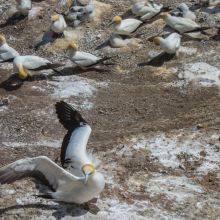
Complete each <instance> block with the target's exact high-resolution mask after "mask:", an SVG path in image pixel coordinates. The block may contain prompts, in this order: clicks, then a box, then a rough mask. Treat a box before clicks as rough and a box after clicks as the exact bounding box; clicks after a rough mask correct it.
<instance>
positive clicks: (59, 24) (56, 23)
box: [50, 14, 67, 34]
mask: <svg viewBox="0 0 220 220" xmlns="http://www.w3.org/2000/svg"><path fill="white" fill-rule="evenodd" d="M51 20H52V24H51V27H50V29H51V30H52V31H53V32H54V33H56V34H61V33H63V31H64V30H65V29H66V28H67V24H66V21H65V19H64V17H63V15H59V14H55V15H52V16H51Z"/></svg>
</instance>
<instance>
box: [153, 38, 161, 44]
mask: <svg viewBox="0 0 220 220" xmlns="http://www.w3.org/2000/svg"><path fill="white" fill-rule="evenodd" d="M160 41H161V37H155V38H154V43H155V44H156V45H160Z"/></svg>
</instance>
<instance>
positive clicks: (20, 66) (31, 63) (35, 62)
mask: <svg viewBox="0 0 220 220" xmlns="http://www.w3.org/2000/svg"><path fill="white" fill-rule="evenodd" d="M13 64H14V70H15V71H16V72H17V73H18V76H19V78H21V79H26V78H27V77H28V75H31V74H30V71H31V70H43V69H52V70H54V71H56V70H55V69H54V68H57V67H59V66H61V65H60V64H53V63H52V62H50V61H49V60H47V59H45V58H41V57H38V56H31V55H27V56H17V57H15V59H14V61H13ZM56 72H57V71H56Z"/></svg>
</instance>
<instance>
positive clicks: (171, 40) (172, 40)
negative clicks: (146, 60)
mask: <svg viewBox="0 0 220 220" xmlns="http://www.w3.org/2000/svg"><path fill="white" fill-rule="evenodd" d="M154 42H155V44H156V45H160V47H161V49H163V50H164V52H166V53H168V54H175V53H178V50H179V48H180V43H181V35H180V34H178V33H172V34H170V35H169V36H168V37H167V38H165V39H164V38H162V37H155V38H154ZM177 55H178V54H177Z"/></svg>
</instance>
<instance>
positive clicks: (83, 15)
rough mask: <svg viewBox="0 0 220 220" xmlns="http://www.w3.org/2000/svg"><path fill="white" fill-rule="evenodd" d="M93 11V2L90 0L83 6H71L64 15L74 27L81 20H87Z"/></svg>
mask: <svg viewBox="0 0 220 220" xmlns="http://www.w3.org/2000/svg"><path fill="white" fill-rule="evenodd" d="M93 12H94V3H93V0H90V1H89V3H88V4H87V5H85V6H78V5H76V6H73V7H71V8H70V10H69V12H68V13H67V15H66V18H67V19H68V20H69V21H71V22H72V23H71V24H73V25H74V27H76V26H78V25H79V24H81V23H82V22H84V21H86V20H89V19H90V18H91V17H92V15H93Z"/></svg>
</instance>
